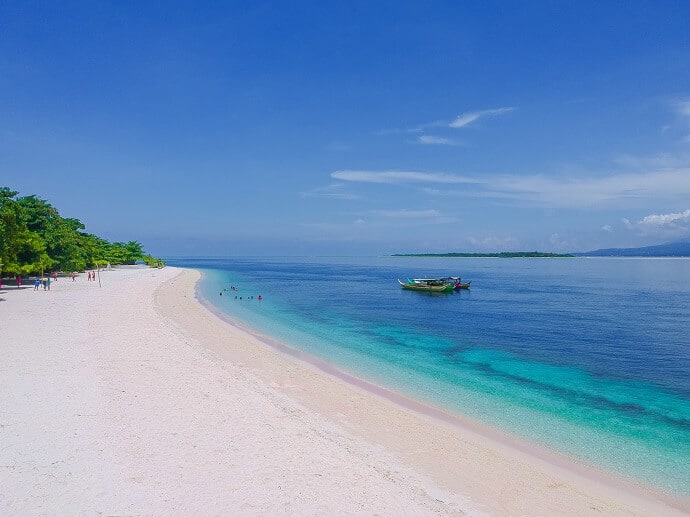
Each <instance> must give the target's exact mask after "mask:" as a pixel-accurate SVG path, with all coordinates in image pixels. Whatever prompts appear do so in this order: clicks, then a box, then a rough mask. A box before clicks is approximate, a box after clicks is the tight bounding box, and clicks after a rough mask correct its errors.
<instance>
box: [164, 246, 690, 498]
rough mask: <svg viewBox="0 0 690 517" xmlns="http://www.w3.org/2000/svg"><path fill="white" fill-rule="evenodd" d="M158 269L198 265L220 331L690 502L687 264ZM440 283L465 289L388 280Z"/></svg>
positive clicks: (291, 261) (280, 263)
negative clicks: (466, 285)
mask: <svg viewBox="0 0 690 517" xmlns="http://www.w3.org/2000/svg"><path fill="white" fill-rule="evenodd" d="M168 263H169V264H171V265H177V266H183V267H189V268H194V269H198V270H200V271H201V272H202V280H201V283H200V293H201V295H202V296H203V297H204V298H205V299H206V300H207V301H208V302H210V303H211V304H212V305H214V306H215V307H216V308H217V309H218V310H220V311H223V312H224V313H226V314H227V315H228V316H229V317H230V318H231V319H232V320H234V321H236V322H237V323H239V324H242V325H244V326H248V327H251V328H253V329H255V330H257V331H258V332H260V333H262V334H264V335H266V336H269V337H270V338H272V339H275V340H278V341H280V342H281V343H283V344H285V345H287V346H288V347H291V348H294V349H296V350H299V351H300V352H302V353H306V354H308V355H310V356H312V357H314V358H315V359H318V360H320V361H323V362H326V363H329V364H331V365H333V366H335V367H337V368H338V369H339V370H341V371H343V372H346V373H348V374H351V375H354V376H356V377H358V378H361V379H364V380H366V381H368V382H370V383H373V384H375V385H378V386H382V387H385V388H387V389H389V390H392V391H395V392H398V393H401V394H404V395H406V396H408V397H411V398H413V399H415V400H417V401H420V402H423V403H425V404H428V405H429V406H432V407H435V408H440V409H442V410H444V411H446V412H448V413H450V414H457V415H463V416H466V417H469V418H471V419H474V420H476V421H480V422H482V423H484V424H487V425H489V426H491V427H494V428H497V429H499V430H501V431H504V432H506V433H510V434H512V435H515V436H517V437H520V438H522V439H526V440H529V441H531V442H533V443H537V444H539V445H541V446H543V447H546V448H548V449H550V450H553V451H556V452H558V453H560V454H563V455H566V456H568V457H571V458H573V459H575V460H576V461H578V462H581V463H585V464H588V465H591V466H593V467H595V468H599V469H603V470H605V471H610V472H612V473H614V474H617V475H620V476H622V477H624V478H628V479H631V480H633V481H638V482H641V483H643V484H645V485H649V486H653V487H656V488H657V489H660V490H662V491H665V492H667V493H669V494H671V495H677V496H681V497H682V498H683V499H685V498H688V497H690V259H670V258H669V259H666V258H658V259H651V258H644V259H637V258H580V257H578V258H445V257H316V258H314V257H270V258H266V257H262V258H257V257H241V258H238V257H235V258H198V259H173V260H169V261H168ZM442 276H459V277H461V278H462V281H463V282H467V281H471V288H470V289H469V290H460V291H455V292H451V293H433V294H432V293H419V292H413V291H408V290H404V289H401V287H400V285H399V284H398V279H400V280H403V281H405V280H406V279H407V278H420V277H442ZM259 297H260V299H259Z"/></svg>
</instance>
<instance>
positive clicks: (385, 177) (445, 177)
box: [331, 170, 478, 184]
mask: <svg viewBox="0 0 690 517" xmlns="http://www.w3.org/2000/svg"><path fill="white" fill-rule="evenodd" d="M331 177H332V178H334V179H337V180H341V181H351V182H360V183H449V184H450V183H477V182H478V180H475V179H471V178H467V177H464V176H457V175H454V174H445V173H440V172H415V171H353V170H342V171H335V172H333V173H332V174H331Z"/></svg>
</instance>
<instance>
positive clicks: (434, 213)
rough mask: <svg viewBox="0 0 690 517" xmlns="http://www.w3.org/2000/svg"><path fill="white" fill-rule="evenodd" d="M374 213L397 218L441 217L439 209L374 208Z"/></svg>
mask: <svg viewBox="0 0 690 517" xmlns="http://www.w3.org/2000/svg"><path fill="white" fill-rule="evenodd" d="M371 213H372V214H374V215H378V216H381V217H392V218H396V219H420V218H427V217H439V216H440V215H441V214H440V213H439V211H438V210H407V209H404V208H403V209H401V210H373V211H372V212H371Z"/></svg>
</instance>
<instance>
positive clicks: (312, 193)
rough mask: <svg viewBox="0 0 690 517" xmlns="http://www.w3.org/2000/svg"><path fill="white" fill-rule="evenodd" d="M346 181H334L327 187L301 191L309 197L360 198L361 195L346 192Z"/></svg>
mask: <svg viewBox="0 0 690 517" xmlns="http://www.w3.org/2000/svg"><path fill="white" fill-rule="evenodd" d="M346 187H347V185H346V184H345V183H332V184H331V185H328V186H326V187H317V188H314V189H311V190H308V191H306V192H300V196H301V197H303V198H307V197H325V198H330V199H359V196H357V195H356V194H352V193H350V192H346V191H345V188H346Z"/></svg>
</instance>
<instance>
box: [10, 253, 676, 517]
mask: <svg viewBox="0 0 690 517" xmlns="http://www.w3.org/2000/svg"><path fill="white" fill-rule="evenodd" d="M200 276H201V274H200V272H199V271H197V270H193V269H182V268H173V267H166V268H164V269H162V270H150V269H148V268H145V269H133V270H114V271H108V272H105V274H104V275H103V285H102V288H101V286H99V285H97V284H93V283H88V284H87V282H86V280H85V279H84V278H79V279H78V280H77V282H74V283H73V282H71V281H69V280H67V281H63V280H62V279H60V281H59V282H57V283H56V284H55V285H54V286H53V289H52V291H50V292H40V293H35V292H32V291H31V290H29V289H23V290H16V291H15V290H13V289H10V290H4V289H3V290H2V293H1V294H0V298H4V301H1V302H0V316H2V327H1V328H0V336H2V339H0V372H2V375H0V443H2V447H0V487H2V490H0V513H2V514H82V513H105V514H108V515H114V514H115V515H124V514H126V515H134V514H139V515H140V514H146V515H170V514H185V515H190V514H238V513H240V514H263V515H275V514H281V515H285V514H293V515H294V514H298V515H314V514H319V515H326V514H334V513H338V514H363V513H364V514H383V515H392V514H396V515H397V514H407V515H468V514H469V515H484V514H529V515H536V514H542V515H543V514H559V515H581V514H584V513H593V512H595V511H601V512H605V513H606V514H607V515H608V514H612V515H660V514H664V515H683V514H686V513H688V512H689V511H690V505H686V504H685V502H684V501H676V500H674V499H670V498H666V497H663V496H662V495H659V494H657V493H653V492H649V491H646V490H644V489H643V488H642V487H637V486H634V485H633V486H627V485H626V486H623V487H618V488H616V487H615V486H614V487H612V486H610V485H609V484H607V483H605V482H604V481H606V476H605V478H604V479H603V480H602V479H598V478H596V476H592V475H590V474H592V473H591V472H589V471H586V472H585V473H584V474H582V473H578V472H577V469H575V470H574V471H573V470H572V469H569V467H572V465H570V463H567V462H566V463H565V464H564V465H563V467H564V468H559V467H558V466H557V465H556V466H554V465H551V464H550V463H549V462H548V461H541V460H539V458H538V457H535V456H534V455H533V454H532V449H527V450H523V451H520V450H515V449H514V448H512V447H511V446H509V444H508V445H506V444H503V445H501V440H500V437H501V435H500V433H498V434H497V436H494V435H492V434H491V431H490V430H489V429H485V428H483V427H479V428H478V429H473V428H472V427H471V426H469V427H463V425H456V423H455V422H448V421H446V419H444V418H443V414H442V412H440V413H438V415H437V414H435V413H434V414H432V415H427V414H424V411H425V410H424V409H423V408H421V407H418V406H416V405H414V404H415V403H414V401H411V402H410V403H411V404H412V406H411V407H407V406H406V405H405V401H404V398H403V399H401V400H400V401H399V402H398V401H395V400H394V401H393V402H391V400H389V394H388V392H386V391H382V392H381V393H376V392H375V390H374V392H373V393H372V392H370V391H367V390H366V389H365V388H366V386H360V385H358V384H357V382H358V381H357V380H356V379H355V381H356V382H355V383H349V382H348V380H349V378H347V377H346V378H345V379H341V378H339V377H338V376H337V375H333V374H331V373H329V372H328V371H326V372H324V371H321V370H319V369H318V367H317V366H316V365H313V364H310V363H309V362H308V361H306V360H305V359H304V358H302V357H294V356H291V355H289V354H288V353H286V352H284V351H281V350H279V349H275V348H273V347H272V343H270V342H267V341H266V340H264V339H261V336H260V335H256V334H252V332H251V329H243V328H241V327H238V326H236V325H235V324H233V323H232V322H228V321H227V320H225V319H221V317H220V315H219V314H217V313H216V312H213V311H211V310H210V309H209V308H208V307H206V306H205V305H204V304H203V301H202V300H199V299H197V298H196V295H197V293H196V286H197V282H198V279H199V278H200ZM336 373H337V372H336ZM400 402H403V404H400ZM439 416H440V417H441V418H438V417H439ZM495 438H496V439H495ZM511 443H512V442H511Z"/></svg>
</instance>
